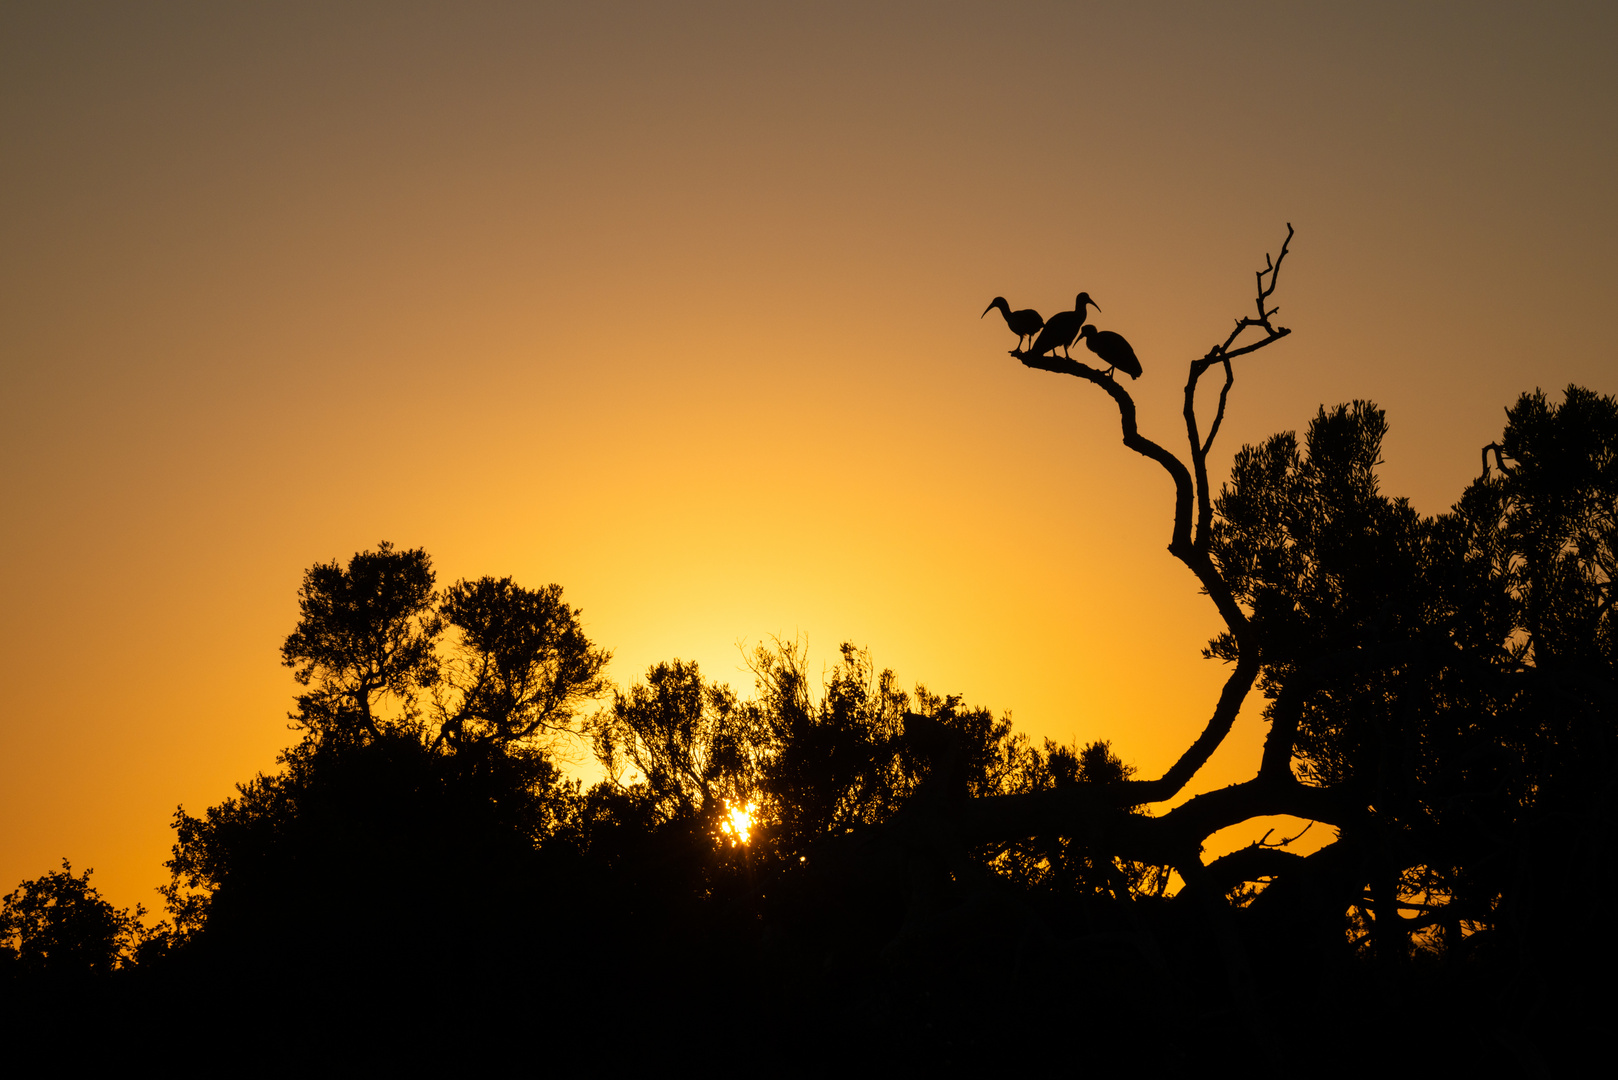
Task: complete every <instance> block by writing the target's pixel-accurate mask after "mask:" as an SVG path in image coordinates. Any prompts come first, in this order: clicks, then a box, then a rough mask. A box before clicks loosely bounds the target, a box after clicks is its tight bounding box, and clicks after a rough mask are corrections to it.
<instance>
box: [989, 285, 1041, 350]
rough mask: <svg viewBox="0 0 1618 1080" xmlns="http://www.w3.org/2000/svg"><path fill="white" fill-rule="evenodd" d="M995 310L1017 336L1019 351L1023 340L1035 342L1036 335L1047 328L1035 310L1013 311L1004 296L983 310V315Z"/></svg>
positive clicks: (996, 298) (995, 299) (994, 300)
mask: <svg viewBox="0 0 1618 1080" xmlns="http://www.w3.org/2000/svg"><path fill="white" fill-rule="evenodd" d="M995 308H999V309H1000V314H1002V315H1004V316H1005V317H1006V325H1007V326H1009V327H1011V332H1012V333H1013V334H1016V335H1017V348H1018V349H1021V348H1022V342H1023V338H1027V339H1028V340H1029V341H1033V340H1034V335H1035V334H1037V333H1039V332H1040V330H1041V329H1043V328H1044V326H1045V320H1044V319H1043V318H1041V317H1040V314H1039V312H1037V311H1035V310H1034V309H1033V308H1023V309H1022V310H1021V311H1012V310H1011V305H1010V304H1008V303H1006V298H1005V297H1003V296H997V297H995V298H994V299H993V300H991V301H990V302H989V306H988V307H986V308H984V309H983V315H987V314H988V313H989V312H991V311H993V310H994V309H995ZM983 315H979V316H978V318H980V319H981V318H983Z"/></svg>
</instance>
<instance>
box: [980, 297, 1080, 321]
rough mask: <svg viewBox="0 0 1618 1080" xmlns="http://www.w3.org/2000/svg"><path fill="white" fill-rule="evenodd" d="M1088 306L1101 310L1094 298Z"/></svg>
mask: <svg viewBox="0 0 1618 1080" xmlns="http://www.w3.org/2000/svg"><path fill="white" fill-rule="evenodd" d="M1090 306H1091V307H1093V308H1095V309H1096V310H1097V311H1100V310H1101V305H1100V304H1098V303H1096V302H1095V301H1094V300H1092V301H1090ZM978 318H980V319H981V318H983V316H981V315H979V316H978Z"/></svg>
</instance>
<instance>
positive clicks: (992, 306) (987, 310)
mask: <svg viewBox="0 0 1618 1080" xmlns="http://www.w3.org/2000/svg"><path fill="white" fill-rule="evenodd" d="M993 310H994V305H993V304H990V305H989V306H988V307H986V308H984V309H983V315H987V314H988V313H989V312H991V311H993ZM983 315H979V316H978V318H980V319H981V318H983Z"/></svg>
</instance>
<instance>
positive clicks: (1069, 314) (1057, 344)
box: [979, 292, 1101, 359]
mask: <svg viewBox="0 0 1618 1080" xmlns="http://www.w3.org/2000/svg"><path fill="white" fill-rule="evenodd" d="M1091 307H1093V308H1095V309H1096V310H1097V311H1100V310H1101V305H1100V304H1098V303H1096V302H1095V301H1094V300H1092V299H1090V294H1089V293H1087V292H1081V293H1080V294H1079V295H1078V296H1076V297H1074V298H1073V310H1072V311H1058V312H1057V313H1056V314H1055V315H1052V316H1051V317H1050V318H1049V319H1046V320H1045V329H1043V330H1041V331H1040V332H1039V337H1038V339H1036V340H1035V341H1034V343H1033V344H1032V345H1030V346H1029V347H1028V355H1029V356H1044V355H1045V354H1046V353H1048V352H1051V351H1052V350H1054V349H1057V348H1060V349H1061V350H1062V355H1063V356H1067V350H1068V348H1069V346H1071V345H1072V344H1073V342H1074V340H1075V339H1076V338H1078V336H1079V327H1081V326H1083V325H1084V312H1085V309H1086V308H1091ZM979 317H980V318H981V316H979ZM1068 358H1069V359H1072V357H1068Z"/></svg>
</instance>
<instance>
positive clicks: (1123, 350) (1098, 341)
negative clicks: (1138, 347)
mask: <svg viewBox="0 0 1618 1080" xmlns="http://www.w3.org/2000/svg"><path fill="white" fill-rule="evenodd" d="M1079 336H1080V337H1082V338H1084V347H1085V348H1086V349H1089V350H1090V351H1091V352H1093V353H1095V354H1096V355H1097V356H1099V357H1101V359H1103V360H1105V361H1106V362H1107V363H1109V364H1111V365H1112V367H1109V368H1108V369H1107V370H1106V371H1104V372H1102V374H1104V375H1111V374H1112V372H1113V368H1117V369H1118V370H1119V371H1122V372H1123V373H1124V374H1125V375H1128V376H1129V377H1130V378H1131V379H1138V378H1140V373H1141V366H1140V361H1139V360H1137V359H1136V358H1135V350H1134V349H1133V348H1131V347H1130V345H1129V342H1127V341H1125V340H1124V336H1123V335H1122V334H1115V333H1113V332H1112V331H1111V330H1097V329H1096V328H1095V327H1093V326H1086V327H1084V328H1083V329H1082V330H1080V331H1079Z"/></svg>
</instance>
